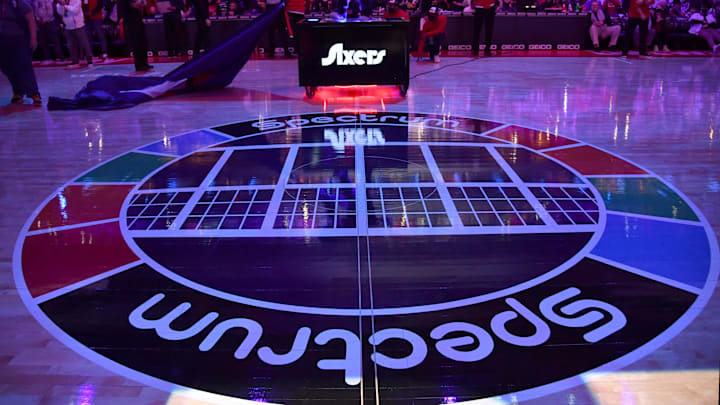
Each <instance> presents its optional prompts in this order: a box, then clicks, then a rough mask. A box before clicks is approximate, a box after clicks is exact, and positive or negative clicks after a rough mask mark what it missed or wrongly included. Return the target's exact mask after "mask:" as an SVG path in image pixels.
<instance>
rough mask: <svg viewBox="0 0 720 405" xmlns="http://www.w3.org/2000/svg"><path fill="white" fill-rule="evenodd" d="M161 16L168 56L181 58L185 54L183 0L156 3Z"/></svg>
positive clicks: (185, 34)
mask: <svg viewBox="0 0 720 405" xmlns="http://www.w3.org/2000/svg"><path fill="white" fill-rule="evenodd" d="M161 4H162V9H161V10H160V12H162V16H163V28H164V29H165V43H166V44H167V47H168V56H181V55H183V54H185V52H187V30H186V28H185V23H184V22H183V19H182V10H183V9H184V8H185V2H184V1H183V0H169V1H167V0H165V1H161V2H158V7H161Z"/></svg>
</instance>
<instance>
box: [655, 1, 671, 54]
mask: <svg viewBox="0 0 720 405" xmlns="http://www.w3.org/2000/svg"><path fill="white" fill-rule="evenodd" d="M651 14H652V26H653V29H654V30H655V37H654V39H653V44H654V46H653V51H654V52H660V49H661V48H662V51H663V52H670V48H668V46H667V43H668V34H669V30H668V28H667V27H668V25H667V22H668V20H669V19H670V11H669V10H668V7H667V1H666V0H658V2H657V3H656V4H655V9H653V10H651Z"/></svg>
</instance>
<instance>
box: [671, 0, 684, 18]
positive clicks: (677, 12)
mask: <svg viewBox="0 0 720 405" xmlns="http://www.w3.org/2000/svg"><path fill="white" fill-rule="evenodd" d="M670 16H671V17H684V16H685V14H684V13H683V11H682V4H681V3H680V0H675V1H674V2H673V4H672V7H671V8H670Z"/></svg>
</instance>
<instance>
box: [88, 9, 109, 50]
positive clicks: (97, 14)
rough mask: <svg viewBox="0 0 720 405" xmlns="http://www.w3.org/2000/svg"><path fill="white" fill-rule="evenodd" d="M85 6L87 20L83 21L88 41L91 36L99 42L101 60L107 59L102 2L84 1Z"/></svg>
mask: <svg viewBox="0 0 720 405" xmlns="http://www.w3.org/2000/svg"><path fill="white" fill-rule="evenodd" d="M84 3H85V4H86V6H87V14H86V17H87V20H86V21H85V24H86V27H87V36H88V39H90V40H91V39H92V37H93V34H95V36H96V37H97V39H98V42H100V52H101V55H102V59H107V58H108V44H107V38H106V37H105V30H104V29H103V24H102V23H103V0H84Z"/></svg>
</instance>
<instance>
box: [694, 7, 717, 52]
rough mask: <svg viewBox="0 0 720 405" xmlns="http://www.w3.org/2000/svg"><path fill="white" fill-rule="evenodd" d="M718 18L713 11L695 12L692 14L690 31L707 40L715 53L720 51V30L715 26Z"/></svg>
mask: <svg viewBox="0 0 720 405" xmlns="http://www.w3.org/2000/svg"><path fill="white" fill-rule="evenodd" d="M713 24H717V20H716V19H715V17H714V16H713V15H712V14H711V13H705V14H703V13H694V14H693V15H691V16H690V31H688V32H689V33H691V34H693V35H697V36H699V37H700V38H702V39H704V40H705V42H707V44H708V46H709V47H710V49H711V50H712V52H713V53H714V54H716V53H718V52H720V30H718V29H717V28H713V27H712V25H713Z"/></svg>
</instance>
